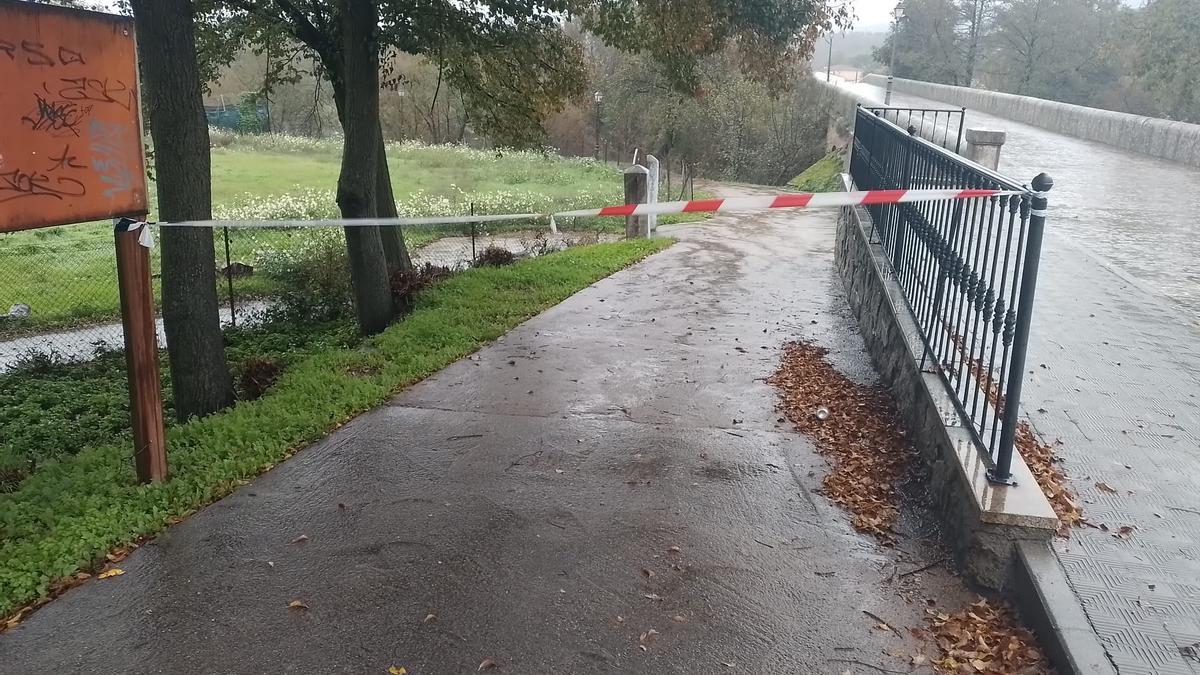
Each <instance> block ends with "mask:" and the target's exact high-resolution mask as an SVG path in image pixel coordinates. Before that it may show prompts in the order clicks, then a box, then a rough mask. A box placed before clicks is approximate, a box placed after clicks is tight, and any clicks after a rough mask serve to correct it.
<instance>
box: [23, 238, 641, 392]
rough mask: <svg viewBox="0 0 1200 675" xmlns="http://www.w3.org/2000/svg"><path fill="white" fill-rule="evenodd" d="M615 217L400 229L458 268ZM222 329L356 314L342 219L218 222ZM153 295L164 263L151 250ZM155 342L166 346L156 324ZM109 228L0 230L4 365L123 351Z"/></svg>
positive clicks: (411, 242)
mask: <svg viewBox="0 0 1200 675" xmlns="http://www.w3.org/2000/svg"><path fill="white" fill-rule="evenodd" d="M619 228H622V224H621V223H606V222H602V221H598V220H594V219H593V220H583V219H579V220H577V221H576V222H570V221H567V222H560V223H558V231H557V232H553V231H551V230H550V228H549V225H548V223H547V222H546V221H527V222H520V221H518V222H513V223H464V224H454V225H426V226H408V227H405V228H404V230H403V232H404V239H405V242H406V244H407V246H408V249H409V254H410V256H411V258H412V261H413V264H414V266H415V267H417V268H422V269H423V268H427V267H428V268H430V269H433V270H436V271H438V272H439V273H454V272H460V271H462V270H465V269H468V268H470V267H472V266H474V265H477V264H480V263H481V262H482V263H486V262H487V261H489V260H492V259H495V258H497V257H499V258H504V257H506V255H505V254H508V255H511V257H513V258H522V257H535V256H540V255H545V254H547V253H552V252H554V251H558V250H562V249H565V248H568V247H571V246H577V245H582V244H591V243H598V242H605V241H615V240H617V239H620V238H621V237H622V236H623V235H622V234H620V233H619V232H618V229H619ZM213 237H214V242H213V243H214V252H215V256H214V261H213V264H214V266H215V271H216V276H217V294H218V298H219V315H220V321H221V324H222V325H223V326H225V327H233V326H243V327H245V326H248V325H254V324H260V323H263V322H265V321H270V320H273V319H275V318H287V319H290V320H301V321H303V320H324V319H328V318H331V317H336V316H341V315H346V314H348V313H349V312H350V311H352V304H351V289H350V274H349V269H348V266H347V261H346V247H345V234H344V231H343V230H342V229H341V228H338V227H321V228H314V227H302V228H262V227H255V228H238V227H217V228H214V230H213ZM151 258H152V265H153V269H154V272H155V278H156V284H155V286H156V287H155V294H156V300H158V301H161V288H160V287H159V286H160V284H158V283H157V279H158V276H159V275H158V272H159V269H160V260H159V254H158V251H157V249H156V250H153V251H152V252H151ZM158 328H159V341H160V344H165V338H164V336H163V331H162V323H161V320H160V321H159V326H158ZM123 344H124V339H123V333H122V330H121V323H120V298H119V294H118V290H117V281H116V262H115V253H114V243H113V235H112V227H111V226H110V225H106V224H103V223H93V224H86V225H74V226H67V227H60V228H50V229H43V230H33V231H27V232H18V233H14V234H8V235H3V236H0V372H5V371H8V370H11V369H13V368H14V367H17V366H19V365H21V364H30V363H33V364H36V363H60V362H73V361H86V360H88V359H90V358H91V357H92V356H93V355H94V354H96V353H97V352H98V351H99V352H103V351H108V350H113V349H120V348H122V347H123Z"/></svg>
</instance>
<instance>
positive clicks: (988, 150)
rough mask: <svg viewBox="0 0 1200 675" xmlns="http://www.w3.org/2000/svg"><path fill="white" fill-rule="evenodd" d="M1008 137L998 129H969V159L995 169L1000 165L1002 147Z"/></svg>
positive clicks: (967, 134)
mask: <svg viewBox="0 0 1200 675" xmlns="http://www.w3.org/2000/svg"><path fill="white" fill-rule="evenodd" d="M1007 137H1008V135H1007V134H1006V133H1005V132H1003V131H999V130H996V129H967V133H966V139H967V152H966V156H967V159H969V160H971V161H973V162H975V163H976V164H979V165H981V166H985V167H987V168H989V169H991V170H992V171H995V170H996V169H997V168H998V167H999V166H1000V148H1001V147H1003V146H1004V141H1005V140H1006V139H1007Z"/></svg>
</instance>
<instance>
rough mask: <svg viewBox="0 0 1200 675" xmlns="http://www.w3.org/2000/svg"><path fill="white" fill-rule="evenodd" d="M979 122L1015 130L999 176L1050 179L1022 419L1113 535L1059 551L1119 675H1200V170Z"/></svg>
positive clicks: (1094, 535) (973, 118)
mask: <svg viewBox="0 0 1200 675" xmlns="http://www.w3.org/2000/svg"><path fill="white" fill-rule="evenodd" d="M848 86H849V87H850V88H852V89H853V90H854V91H855V92H856V93H859V94H862V95H866V96H873V97H877V99H878V100H882V91H881V90H879V89H878V88H875V87H871V86H869V85H863V84H857V85H848ZM894 102H895V105H900V106H910V105H911V106H921V107H924V106H939V105H943V104H938V103H937V102H936V101H929V100H927V99H921V98H916V97H912V96H908V95H904V94H901V95H899V96H897V97H895V98H894ZM973 124H982V125H983V126H986V127H988V128H998V129H1004V130H1006V131H1007V132H1008V142H1007V143H1006V144H1005V147H1004V150H1003V151H1002V154H1001V165H1000V168H1001V170H1002V171H1003V172H1005V173H1006V174H1008V175H1011V176H1014V177H1016V178H1019V179H1022V180H1027V179H1028V178H1029V177H1031V176H1033V175H1034V174H1035V173H1037V172H1039V171H1043V170H1044V171H1048V172H1049V173H1050V174H1051V175H1052V176H1053V177H1054V179H1055V186H1054V189H1053V190H1052V191H1051V193H1050V209H1051V210H1050V216H1049V218H1048V220H1047V235H1046V242H1045V246H1044V247H1043V253H1042V265H1041V275H1040V278H1039V283H1038V290H1037V302H1036V308H1035V314H1034V323H1033V335H1032V339H1031V344H1030V352H1029V364H1030V366H1029V368H1030V373H1029V377H1030V379H1029V381H1028V383H1027V384H1026V386H1025V394H1024V400H1023V401H1022V403H1023V406H1022V407H1023V408H1024V413H1025V415H1026V416H1027V417H1028V418H1029V419H1030V420H1031V421H1032V423H1033V425H1034V427H1035V428H1036V429H1037V431H1038V432H1039V433H1040V434H1041V435H1042V436H1043V437H1044V438H1046V440H1048V441H1052V442H1056V441H1061V444H1060V445H1057V447H1056V452H1057V454H1058V456H1059V457H1060V458H1062V460H1063V461H1062V467H1063V469H1064V470H1065V472H1066V474H1067V476H1068V478H1069V481H1070V485H1071V487H1072V488H1073V489H1075V490H1076V491H1077V492H1078V493H1079V495H1080V496H1081V497H1082V499H1083V501H1084V504H1083V507H1084V516H1085V517H1086V518H1087V519H1088V521H1089V522H1091V523H1092V524H1093V525H1095V526H1097V527H1100V526H1103V528H1102V529H1082V530H1076V531H1075V532H1074V534H1073V536H1072V538H1071V540H1069V541H1058V542H1056V544H1055V552H1056V553H1057V555H1058V559H1059V561H1060V562H1061V563H1062V566H1063V569H1064V571H1065V572H1066V576H1067V579H1068V580H1069V582H1070V583H1071V585H1072V587H1073V589H1074V591H1075V594H1076V596H1077V597H1078V600H1079V601H1080V603H1081V604H1082V606H1083V608H1084V611H1085V613H1086V614H1087V617H1088V619H1089V621H1090V622H1091V624H1092V627H1093V628H1094V629H1095V631H1096V634H1097V635H1098V636H1099V638H1100V641H1101V643H1102V644H1103V646H1104V648H1105V650H1106V652H1107V653H1108V655H1109V659H1110V660H1111V662H1112V663H1113V665H1114V666H1115V667H1116V669H1117V670H1118V671H1119V672H1120V673H1121V674H1122V675H1129V674H1139V673H1155V674H1159V673H1161V674H1163V675H1175V674H1179V675H1196V674H1197V673H1200V321H1198V317H1200V283H1198V282H1200V248H1198V247H1200V243H1198V242H1200V239H1198V238H1197V237H1196V236H1195V217H1194V213H1195V211H1196V208H1197V207H1200V197H1198V196H1197V193H1196V192H1195V191H1194V190H1187V189H1183V188H1184V186H1188V185H1195V184H1197V181H1200V169H1196V168H1194V167H1188V166H1184V165H1182V164H1175V163H1172V162H1167V161H1165V160H1159V159H1155V158H1151V157H1144V156H1140V155H1136V154H1134V153H1129V152H1126V151H1123V150H1120V149H1117V148H1113V147H1109V146H1106V145H1102V144H1099V143H1093V142H1090V141H1083V140H1080V139H1077V138H1072V137H1069V136H1064V135H1062V134H1058V133H1055V132H1052V131H1047V130H1045V129H1039V128H1037V127H1032V126H1029V125H1026V124H1020V123H1017V122H1011V121H1009V120H1003V119H1001V118H996V117H993V116H989V115H984V114H981V113H979V112H977V111H968V112H967V125H968V126H972V125H973ZM1126 526H1128V527H1132V528H1134V529H1133V530H1132V531H1130V532H1129V533H1128V536H1122V535H1121V533H1120V528H1122V527H1126Z"/></svg>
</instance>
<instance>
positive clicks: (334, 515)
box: [0, 211, 966, 675]
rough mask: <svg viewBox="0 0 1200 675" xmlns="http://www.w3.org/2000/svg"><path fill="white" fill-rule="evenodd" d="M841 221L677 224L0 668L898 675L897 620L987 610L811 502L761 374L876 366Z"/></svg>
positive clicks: (23, 636) (270, 479)
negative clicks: (864, 334) (669, 239)
mask: <svg viewBox="0 0 1200 675" xmlns="http://www.w3.org/2000/svg"><path fill="white" fill-rule="evenodd" d="M835 216H836V214H835V213H834V212H830V211H823V212H816V211H814V212H779V213H773V214H768V215H761V214H750V215H738V214H725V215H721V216H718V217H717V218H714V219H713V220H711V221H708V222H707V223H705V224H701V225H696V226H687V227H683V228H670V227H663V228H661V231H663V232H670V233H672V234H675V235H677V236H678V237H679V238H680V239H681V242H680V243H679V244H676V245H675V246H674V247H672V248H670V249H668V250H667V251H665V252H663V253H661V254H658V255H656V256H654V257H652V258H650V259H648V260H647V261H645V262H643V263H641V264H639V265H637V266H634V267H632V268H630V269H628V270H625V271H623V272H620V273H618V274H616V275H614V276H612V277H610V278H609V279H606V280H604V281H602V282H600V283H598V284H596V285H594V286H592V287H590V288H588V289H586V290H584V291H583V292H581V293H579V294H578V295H576V296H574V297H572V298H570V299H568V300H567V301H566V302H564V303H562V304H561V305H559V306H557V307H555V308H553V309H551V310H550V311H548V312H546V313H544V314H542V315H540V316H537V317H535V318H533V319H532V320H530V321H529V322H527V323H525V324H524V325H522V326H520V327H519V328H517V329H516V330H514V331H513V332H511V333H510V334H508V335H507V336H505V337H504V338H503V339H501V340H499V341H497V342H496V343H495V344H493V345H491V346H490V347H488V348H486V349H484V350H482V351H481V352H479V353H478V354H476V355H475V356H472V357H470V358H468V359H464V360H462V361H460V362H458V363H456V364H454V365H452V366H450V367H449V368H447V369H446V370H444V371H442V372H441V373H439V374H437V375H435V376H434V377H431V378H429V379H428V380H426V381H424V382H422V383H420V384H418V385H416V386H414V387H412V388H411V389H410V390H408V391H406V392H404V393H403V394H401V395H400V396H398V397H397V398H395V399H394V400H392V401H391V402H390V404H389V405H387V406H385V407H383V408H381V409H378V410H376V411H374V412H371V413H369V414H367V415H364V416H363V417H361V418H359V419H357V420H355V421H353V422H351V423H349V424H347V425H346V426H345V427H343V428H341V429H340V430H338V431H337V432H335V433H334V434H332V435H331V436H330V437H329V438H327V439H326V440H324V441H322V442H320V443H318V444H316V445H315V446H314V447H311V448H309V449H307V450H304V451H302V452H300V453H299V454H297V455H296V456H295V457H294V458H293V459H291V460H289V461H288V462H286V463H284V464H283V465H281V466H280V467H278V468H276V469H275V470H273V471H271V472H270V473H268V474H267V475H265V476H263V477H262V478H260V479H259V480H257V481H255V482H254V483H252V484H250V485H247V486H245V487H243V488H242V489H240V490H238V491H237V492H235V493H234V494H233V495H231V496H230V497H228V498H226V499H224V500H222V501H221V502H219V503H218V504H216V505H214V506H212V507H210V508H207V509H205V510H203V511H202V512H200V513H198V514H196V515H194V516H193V517H191V518H189V519H188V520H186V521H184V522H183V523H181V524H179V525H177V526H175V527H172V528H171V529H170V530H168V531H167V532H166V533H165V534H163V535H162V536H161V537H159V538H158V539H157V540H155V541H154V542H152V543H150V544H148V545H146V546H144V547H142V548H141V549H139V550H137V551H136V552H134V553H133V554H132V555H131V556H130V557H129V558H128V559H126V560H125V561H124V562H123V563H122V567H123V569H124V570H125V574H124V575H122V576H118V577H113V578H110V579H107V580H104V581H100V582H96V581H93V582H90V583H87V584H84V585H83V586H81V587H80V588H77V589H75V590H72V591H70V592H68V593H67V594H65V595H64V596H63V597H62V598H60V599H58V600H56V601H54V602H52V603H50V604H49V605H47V606H46V607H44V608H42V609H41V610H39V611H38V612H36V613H35V614H33V615H32V616H30V617H29V618H28V620H27V621H26V622H25V623H24V624H22V625H21V626H19V627H17V628H16V629H14V630H12V631H10V632H8V633H7V634H4V635H2V636H0V654H2V655H3V656H2V658H3V670H4V671H5V672H14V673H16V672H20V673H25V672H127V671H137V672H172V673H188V672H221V673H243V672H244V673H262V672H304V673H333V672H353V673H364V672H365V673H371V672H378V673H384V672H387V671H388V668H392V667H394V668H396V669H397V670H398V669H399V668H401V667H403V668H405V669H406V670H407V672H408V673H410V674H412V675H420V674H422V673H467V672H475V671H476V670H477V669H479V668H480V667H481V666H484V667H487V665H488V664H490V663H496V664H499V666H500V667H501V668H502V671H501V672H507V673H588V672H645V673H689V674H691V673H721V672H740V673H844V672H851V673H856V674H857V673H874V672H905V671H907V670H908V669H909V667H908V658H907V656H906V654H913V653H917V652H919V651H921V649H922V647H921V645H919V644H917V643H916V641H915V639H914V638H913V637H912V636H911V635H910V634H909V633H908V632H907V631H904V630H903V628H904V627H917V626H921V625H923V624H924V620H925V614H924V611H925V608H926V602H925V600H926V598H930V599H932V600H933V601H935V602H937V603H938V604H939V606H942V607H948V608H953V609H957V608H958V607H960V606H961V603H962V602H963V601H964V599H965V598H966V594H965V592H964V590H963V589H962V587H961V584H960V582H959V581H958V580H957V579H955V578H954V577H952V576H950V575H949V574H948V573H947V572H945V571H944V570H941V569H940V568H938V567H936V566H935V567H934V568H932V569H930V570H929V571H928V572H924V573H921V574H915V575H897V574H896V571H897V569H899V570H901V571H904V570H906V569H908V570H915V569H918V568H920V567H922V566H924V565H927V564H930V563H934V561H936V560H938V558H939V557H940V555H939V554H935V553H932V552H930V551H928V550H927V549H925V548H923V547H922V545H921V542H920V541H919V540H918V538H917V537H916V536H914V535H913V534H912V533H910V536H905V537H902V541H901V544H900V546H899V548H898V549H897V550H889V549H884V548H881V547H880V546H878V545H877V544H876V542H875V541H874V540H873V539H871V538H869V537H865V536H863V535H860V534H858V533H856V532H854V531H853V530H852V529H851V527H850V525H849V518H848V516H847V515H846V514H845V513H843V512H841V511H840V510H838V509H837V508H835V507H833V506H832V505H831V504H829V503H828V502H827V501H826V500H825V499H824V498H823V497H821V496H820V495H817V494H815V490H816V489H817V487H818V486H819V484H820V480H821V476H822V475H823V472H824V471H825V462H824V460H823V459H821V458H820V457H818V456H817V455H815V454H814V452H813V449H812V446H811V445H810V444H809V443H808V442H807V441H806V440H805V439H804V438H803V437H800V436H798V435H796V434H794V433H791V432H790V431H789V430H788V428H786V426H785V425H783V424H781V423H780V422H779V414H778V413H777V412H776V410H775V409H774V403H775V394H774V391H773V390H772V389H771V388H770V387H769V386H768V385H767V384H765V382H764V381H763V380H764V379H765V378H766V376H768V375H769V374H770V373H771V371H772V370H773V369H774V368H775V366H776V365H777V363H778V355H779V352H778V348H779V347H780V346H781V344H782V343H784V342H785V341H787V340H790V339H794V338H796V337H806V338H808V339H811V340H815V341H817V342H819V343H821V344H823V345H824V346H826V347H828V348H829V349H830V350H831V358H832V359H834V362H835V364H836V365H837V366H838V367H839V368H841V369H842V370H843V371H844V372H846V373H847V374H848V375H849V376H851V377H854V378H857V379H859V380H862V381H870V380H871V379H872V378H873V377H874V376H873V374H872V371H871V368H870V365H869V362H868V360H867V359H866V356H865V354H864V352H863V345H862V343H861V339H860V338H859V337H858V336H857V334H856V333H855V330H854V322H853V318H852V317H851V316H850V315H849V311H848V309H847V306H846V300H845V297H844V294H843V292H842V287H841V282H840V280H839V279H838V277H837V276H836V274H835V272H834V270H833V266H832V248H833V239H834V220H835ZM906 527H908V528H910V529H911V530H912V532H913V533H915V532H918V531H923V529H924V528H923V524H922V523H910V524H907V525H906ZM931 529H932V528H931ZM901 592H903V593H905V594H906V595H903V596H902V595H901ZM293 602H297V603H300V605H298V606H296V607H295V608H289V603H293ZM868 613H869V614H868ZM872 616H874V617H880V618H881V620H882V621H886V622H887V624H889V625H890V626H894V627H899V628H898V629H892V628H889V626H888V625H881V624H880V620H876V619H875V618H872Z"/></svg>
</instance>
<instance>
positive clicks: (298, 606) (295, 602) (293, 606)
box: [288, 600, 308, 609]
mask: <svg viewBox="0 0 1200 675" xmlns="http://www.w3.org/2000/svg"><path fill="white" fill-rule="evenodd" d="M288 607H289V608H291V609H308V605H306V604H304V603H303V602H301V601H299V600H293V601H291V602H289V603H288Z"/></svg>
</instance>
